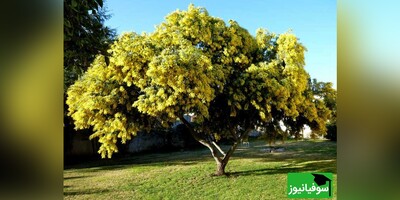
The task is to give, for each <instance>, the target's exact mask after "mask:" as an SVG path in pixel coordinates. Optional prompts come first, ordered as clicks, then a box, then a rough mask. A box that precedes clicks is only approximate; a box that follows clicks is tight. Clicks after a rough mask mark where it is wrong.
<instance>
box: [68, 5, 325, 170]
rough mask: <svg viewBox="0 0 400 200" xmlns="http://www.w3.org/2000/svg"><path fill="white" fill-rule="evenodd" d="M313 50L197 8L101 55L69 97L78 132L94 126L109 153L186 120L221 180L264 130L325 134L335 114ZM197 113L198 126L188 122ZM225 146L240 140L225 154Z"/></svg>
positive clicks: (288, 34) (121, 39) (175, 15)
mask: <svg viewBox="0 0 400 200" xmlns="http://www.w3.org/2000/svg"><path fill="white" fill-rule="evenodd" d="M305 51H306V48H305V47H304V46H303V45H302V44H301V43H300V42H299V40H298V38H297V37H296V36H295V35H294V34H293V33H292V32H290V31H288V32H286V33H282V34H279V35H278V34H274V33H271V32H269V31H267V30H266V29H259V30H257V33H256V35H255V36H252V35H251V34H250V33H249V32H248V31H247V30H246V29H244V28H242V27H241V26H240V25H239V24H238V23H237V22H235V21H233V20H230V21H229V23H228V24H226V23H225V22H224V21H223V20H222V19H220V18H216V17H213V16H210V15H209V14H208V12H207V10H206V9H205V8H198V7H194V6H193V5H190V6H189V8H188V10H187V11H180V10H177V11H175V12H172V13H171V14H169V15H168V16H166V18H165V21H164V22H162V23H161V24H160V25H158V26H157V27H156V29H155V31H154V32H152V33H143V34H137V33H124V34H122V35H121V36H119V38H118V39H117V40H116V41H115V42H114V43H113V44H112V45H111V47H110V49H109V50H108V53H109V54H110V55H109V56H105V55H98V56H97V57H96V59H95V60H94V61H93V63H92V65H91V67H90V68H89V70H88V71H87V72H86V73H85V74H84V75H83V76H82V77H81V78H80V79H79V80H77V81H76V82H75V83H74V84H73V85H72V86H71V87H70V88H69V90H68V99H67V104H68V105H69V115H70V116H71V117H72V118H73V119H74V121H75V126H76V128H77V129H83V128H89V127H93V131H94V133H93V135H92V136H91V138H98V139H99V142H100V143H101V147H100V150H99V153H100V154H101V155H102V157H106V156H107V157H111V156H112V154H113V153H115V152H118V149H117V146H116V143H117V141H119V140H120V141H121V142H122V143H125V142H126V141H127V140H129V139H131V138H132V137H133V136H135V135H136V133H137V132H138V131H140V130H144V129H149V128H151V127H152V125H154V124H156V123H159V124H162V125H164V126H166V127H167V126H168V125H170V123H172V122H175V121H176V120H177V119H179V120H180V121H182V123H184V124H185V125H186V126H187V127H188V128H189V130H190V132H191V134H192V135H193V137H194V138H195V139H196V140H198V141H199V142H200V143H202V144H203V145H205V146H206V147H208V148H209V149H210V151H211V153H212V156H213V157H214V159H215V161H216V162H217V173H216V174H218V175H221V174H224V173H225V172H224V168H225V166H226V164H227V162H228V160H229V158H230V156H231V155H232V153H233V152H234V151H235V149H236V147H237V145H238V144H239V143H240V142H241V140H242V139H243V138H244V137H246V136H247V134H248V133H249V131H250V130H252V129H254V128H255V127H256V126H271V125H273V124H276V123H277V122H279V121H284V122H285V125H286V126H288V127H290V128H292V129H296V128H300V127H301V126H303V125H304V124H308V125H310V127H311V128H312V129H313V130H314V131H315V132H318V133H320V134H322V133H324V132H325V130H326V128H325V123H326V121H327V119H329V117H330V110H329V109H328V108H327V107H326V105H325V104H324V102H323V99H319V98H315V97H314V94H313V92H312V88H311V85H310V84H309V81H308V80H309V78H310V77H309V75H308V73H307V72H306V71H305V69H304V65H305V61H304V52H305ZM189 113H190V114H193V115H194V116H195V120H194V121H193V122H191V123H190V122H188V121H186V119H185V118H184V117H183V116H184V115H185V114H189ZM220 138H229V139H231V140H232V141H233V145H232V146H231V148H230V149H229V150H228V151H227V152H224V151H223V150H222V149H221V148H220V147H219V146H218V144H217V143H216V142H217V141H218V140H219V139H220Z"/></svg>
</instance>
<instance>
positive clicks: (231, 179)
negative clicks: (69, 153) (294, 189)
mask: <svg viewBox="0 0 400 200" xmlns="http://www.w3.org/2000/svg"><path fill="white" fill-rule="evenodd" d="M279 146H284V147H285V148H286V151H285V152H279V153H278V152H276V153H264V152H263V151H261V150H262V149H263V148H265V147H266V146H265V142H262V141H256V142H251V146H250V148H247V147H240V148H238V149H237V150H236V152H235V153H234V155H233V157H232V158H231V160H230V162H229V163H228V166H227V169H226V171H227V172H229V173H230V175H229V176H228V177H215V176H212V175H211V174H212V173H213V172H214V171H215V167H216V166H215V162H214V160H213V159H212V157H211V155H210V153H209V151H208V150H207V149H200V150H195V151H185V152H172V153H156V154H147V155H141V156H132V157H129V158H120V159H116V160H102V161H96V162H88V163H85V164H81V165H75V166H72V167H70V168H69V169H66V170H64V197H65V199H286V198H287V195H286V187H287V173H289V172H333V173H334V181H333V186H334V191H333V194H334V195H333V196H334V198H333V199H336V183H337V176H336V143H334V142H330V141H300V142H288V143H286V144H279ZM225 148H227V147H225Z"/></svg>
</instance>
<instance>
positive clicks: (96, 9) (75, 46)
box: [64, 0, 115, 89]
mask: <svg viewBox="0 0 400 200" xmlns="http://www.w3.org/2000/svg"><path fill="white" fill-rule="evenodd" d="M109 17H110V16H109V15H107V13H106V10H105V8H104V5H103V0H89V1H77V0H64V89H67V88H68V86H70V85H71V84H72V83H74V81H75V80H77V79H78V77H79V76H80V75H82V74H83V72H85V71H86V70H87V68H88V67H89V66H90V63H92V62H93V60H94V58H95V57H96V55H97V54H106V53H107V49H108V48H109V45H110V44H111V43H112V41H113V38H114V37H115V31H114V30H113V29H111V28H109V27H106V26H105V25H104V21H105V20H106V19H108V18H109Z"/></svg>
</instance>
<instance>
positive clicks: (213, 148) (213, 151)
mask: <svg viewBox="0 0 400 200" xmlns="http://www.w3.org/2000/svg"><path fill="white" fill-rule="evenodd" d="M179 119H180V120H181V121H182V123H183V124H185V125H186V127H187V128H188V129H189V132H190V133H191V134H192V136H193V137H194V139H196V140H197V141H198V142H200V143H201V144H202V145H204V146H206V147H207V148H209V149H210V151H211V155H212V156H213V158H214V159H215V161H217V162H221V161H222V159H221V158H220V157H219V156H218V155H217V151H218V150H219V151H220V152H221V151H222V149H221V148H219V147H218V145H216V144H214V145H213V144H212V143H211V142H209V141H207V140H205V139H203V138H201V137H200V136H199V135H198V134H197V132H196V131H195V130H194V129H193V127H192V125H191V124H190V123H189V122H188V121H187V120H186V119H185V118H184V117H183V116H181V117H179ZM222 152H223V151H222ZM222 152H221V153H222ZM223 155H224V153H223Z"/></svg>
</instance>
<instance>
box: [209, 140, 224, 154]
mask: <svg viewBox="0 0 400 200" xmlns="http://www.w3.org/2000/svg"><path fill="white" fill-rule="evenodd" d="M211 144H213V145H214V146H215V148H217V149H218V151H219V152H220V153H221V154H222V155H223V156H226V153H225V152H224V151H223V150H222V149H221V147H219V146H218V144H217V143H215V142H214V141H212V142H211Z"/></svg>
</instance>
